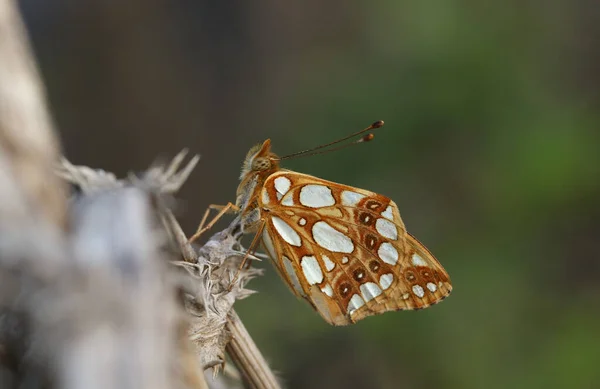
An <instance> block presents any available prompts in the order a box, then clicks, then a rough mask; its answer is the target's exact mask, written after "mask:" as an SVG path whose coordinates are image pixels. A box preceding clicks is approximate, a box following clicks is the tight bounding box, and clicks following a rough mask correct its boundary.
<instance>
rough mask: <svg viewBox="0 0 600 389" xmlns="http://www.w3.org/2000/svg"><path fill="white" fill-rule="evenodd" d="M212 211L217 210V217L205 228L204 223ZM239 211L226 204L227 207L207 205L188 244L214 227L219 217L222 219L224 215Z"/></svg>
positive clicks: (233, 205) (235, 207)
mask: <svg viewBox="0 0 600 389" xmlns="http://www.w3.org/2000/svg"><path fill="white" fill-rule="evenodd" d="M213 209H214V210H218V211H219V213H217V215H216V216H215V217H214V218H213V219H212V220H211V221H210V222H209V223H208V224H207V225H206V227H205V226H204V223H206V219H207V218H208V215H209V214H210V211H211V210H213ZM239 210H240V208H239V207H238V206H237V205H235V204H233V203H227V205H217V204H211V205H209V206H208V208H207V209H206V211H205V212H204V216H202V220H201V221H200V225H199V226H198V229H197V230H196V233H195V234H194V235H192V237H191V238H190V239H189V242H190V243H191V242H193V241H195V240H196V239H198V238H199V237H200V236H201V235H202V234H203V233H205V232H206V231H208V230H210V229H211V228H212V226H214V225H215V223H216V222H218V221H219V219H221V217H223V215H225V214H226V213H232V212H238V211H239Z"/></svg>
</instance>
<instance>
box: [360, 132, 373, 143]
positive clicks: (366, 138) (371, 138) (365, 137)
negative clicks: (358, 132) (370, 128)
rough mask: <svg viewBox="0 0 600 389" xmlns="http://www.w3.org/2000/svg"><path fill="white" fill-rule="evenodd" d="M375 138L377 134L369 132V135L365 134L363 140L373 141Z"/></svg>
mask: <svg viewBox="0 0 600 389" xmlns="http://www.w3.org/2000/svg"><path fill="white" fill-rule="evenodd" d="M373 138H375V134H373V133H370V134H367V135H365V136H363V138H362V141H363V142H369V141H372V140H373Z"/></svg>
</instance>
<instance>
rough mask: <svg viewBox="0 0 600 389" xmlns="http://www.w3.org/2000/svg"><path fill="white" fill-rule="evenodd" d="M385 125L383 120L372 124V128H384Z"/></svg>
mask: <svg viewBox="0 0 600 389" xmlns="http://www.w3.org/2000/svg"><path fill="white" fill-rule="evenodd" d="M383 124H384V122H383V120H378V121H376V122H375V123H373V124H371V127H373V128H379V127H383Z"/></svg>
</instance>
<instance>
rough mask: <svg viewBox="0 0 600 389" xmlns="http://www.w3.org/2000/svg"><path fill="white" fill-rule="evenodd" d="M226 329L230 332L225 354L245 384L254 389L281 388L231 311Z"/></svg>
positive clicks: (252, 341) (237, 317)
mask: <svg viewBox="0 0 600 389" xmlns="http://www.w3.org/2000/svg"><path fill="white" fill-rule="evenodd" d="M227 329H228V330H229V331H230V332H231V341H230V342H229V343H228V344H227V353H228V354H229V356H230V357H231V359H232V360H233V362H234V363H235V364H236V366H237V367H238V369H240V371H241V372H242V375H243V376H244V378H245V379H246V382H248V383H249V384H250V386H251V387H252V388H254V389H279V388H281V386H280V385H279V382H277V379H276V377H275V375H274V374H273V372H272V371H271V368H270V367H269V365H268V364H267V361H265V358H264V357H263V356H262V354H261V352H260V350H259V349H258V347H256V344H255V343H254V340H252V337H251V336H250V334H249V333H248V331H247V330H246V327H245V326H244V323H242V321H241V320H240V318H239V316H238V315H237V313H236V312H235V311H234V310H233V309H232V310H231V312H230V314H229V320H228V321H227Z"/></svg>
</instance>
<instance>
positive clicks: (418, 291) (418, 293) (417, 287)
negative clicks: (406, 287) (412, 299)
mask: <svg viewBox="0 0 600 389" xmlns="http://www.w3.org/2000/svg"><path fill="white" fill-rule="evenodd" d="M412 291H413V293H414V294H415V295H416V296H417V297H420V298H423V296H425V291H424V290H423V287H422V286H421V285H413V287H412Z"/></svg>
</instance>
